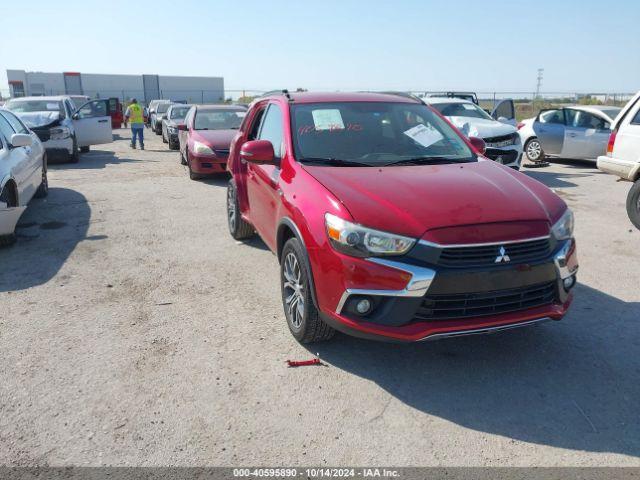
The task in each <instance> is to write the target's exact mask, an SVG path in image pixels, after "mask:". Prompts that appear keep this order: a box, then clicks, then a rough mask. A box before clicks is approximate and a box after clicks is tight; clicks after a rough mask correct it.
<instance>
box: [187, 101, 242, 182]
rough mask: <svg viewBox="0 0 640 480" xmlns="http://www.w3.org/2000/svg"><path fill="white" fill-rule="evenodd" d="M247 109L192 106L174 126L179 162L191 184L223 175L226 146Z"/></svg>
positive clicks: (240, 107) (225, 106)
mask: <svg viewBox="0 0 640 480" xmlns="http://www.w3.org/2000/svg"><path fill="white" fill-rule="evenodd" d="M246 112H247V109H246V108H245V107H244V106H236V105H194V106H192V107H191V109H189V112H187V116H186V117H185V119H184V124H180V125H178V142H179V145H180V147H179V148H180V162H181V163H182V164H183V165H187V167H188V168H189V177H190V178H191V180H197V179H199V178H202V177H203V176H204V175H210V174H212V173H221V172H225V171H226V165H227V157H228V155H229V144H230V143H231V139H233V137H234V136H235V134H236V131H237V130H238V127H240V124H241V123H242V119H243V118H244V116H245V114H246Z"/></svg>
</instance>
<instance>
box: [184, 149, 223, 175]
mask: <svg viewBox="0 0 640 480" xmlns="http://www.w3.org/2000/svg"><path fill="white" fill-rule="evenodd" d="M189 160H190V163H191V170H193V171H194V172H195V173H198V174H201V175H207V174H214V173H223V172H226V171H227V157H219V156H216V155H198V154H194V153H191V152H189Z"/></svg>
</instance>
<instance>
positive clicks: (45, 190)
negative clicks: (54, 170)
mask: <svg viewBox="0 0 640 480" xmlns="http://www.w3.org/2000/svg"><path fill="white" fill-rule="evenodd" d="M47 195H49V180H48V179H47V156H46V155H43V156H42V180H41V182H40V186H39V187H38V190H36V193H35V195H34V197H36V198H44V197H46V196H47Z"/></svg>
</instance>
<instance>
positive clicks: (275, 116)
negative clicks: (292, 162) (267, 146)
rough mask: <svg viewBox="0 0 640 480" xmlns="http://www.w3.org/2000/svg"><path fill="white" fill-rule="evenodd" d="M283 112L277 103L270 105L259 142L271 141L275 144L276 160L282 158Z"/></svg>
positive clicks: (259, 135) (261, 128)
mask: <svg viewBox="0 0 640 480" xmlns="http://www.w3.org/2000/svg"><path fill="white" fill-rule="evenodd" d="M283 135H284V134H283V131H282V110H280V107H279V106H278V105H276V104H275V103H272V104H271V105H269V108H268V109H267V113H266V114H265V116H264V120H263V121H262V126H261V127H260V133H259V134H258V139H259V140H269V141H270V142H271V143H272V144H273V151H274V153H275V156H276V158H282V140H283Z"/></svg>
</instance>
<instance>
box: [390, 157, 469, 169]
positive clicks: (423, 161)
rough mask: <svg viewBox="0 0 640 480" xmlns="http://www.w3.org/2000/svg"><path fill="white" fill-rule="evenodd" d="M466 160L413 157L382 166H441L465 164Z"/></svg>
mask: <svg viewBox="0 0 640 480" xmlns="http://www.w3.org/2000/svg"><path fill="white" fill-rule="evenodd" d="M467 162H468V160H455V159H453V158H449V157H438V156H432V157H414V158H405V159H404V160H397V161H395V162H389V163H385V164H384V165H383V166H384V167H388V166H389V165H425V164H443V163H467Z"/></svg>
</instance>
